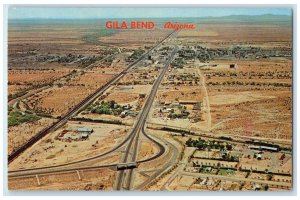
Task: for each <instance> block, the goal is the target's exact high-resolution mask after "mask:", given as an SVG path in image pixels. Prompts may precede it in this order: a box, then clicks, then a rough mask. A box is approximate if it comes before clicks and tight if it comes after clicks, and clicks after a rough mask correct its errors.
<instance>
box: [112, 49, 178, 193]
mask: <svg viewBox="0 0 300 200" xmlns="http://www.w3.org/2000/svg"><path fill="white" fill-rule="evenodd" d="M176 52H177V47H175V49H174V50H173V51H172V53H171V55H170V56H169V58H168V60H167V61H166V64H165V66H164V68H163V70H162V71H161V73H160V75H159V77H158V78H157V79H156V81H155V82H154V85H153V87H152V89H151V92H150V94H149V97H148V99H147V101H146V103H145V105H144V108H143V110H142V113H141V115H140V116H139V118H138V121H137V123H136V124H135V126H134V128H133V130H132V132H131V135H132V134H133V135H132V137H131V139H130V141H129V143H128V145H127V148H126V151H125V155H124V157H123V159H122V163H127V162H135V161H136V157H137V150H138V139H139V133H140V132H141V130H143V129H144V125H145V122H146V119H147V117H148V114H149V111H150V109H151V107H152V103H153V101H154V98H155V96H156V92H157V90H158V87H159V85H160V83H161V81H162V79H163V77H164V75H165V73H166V71H167V69H168V67H169V65H170V63H171V61H172V59H173V57H174V55H175V54H176ZM131 151H132V152H131ZM133 170H134V169H129V170H128V171H127V172H128V173H127V174H125V171H124V170H121V171H120V172H119V174H118V175H117V180H116V184H115V189H116V190H121V189H122V188H125V189H127V190H130V188H131V185H132V179H133ZM124 182H125V183H126V186H124Z"/></svg>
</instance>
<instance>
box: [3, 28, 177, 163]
mask: <svg viewBox="0 0 300 200" xmlns="http://www.w3.org/2000/svg"><path fill="white" fill-rule="evenodd" d="M174 32H175V31H173V32H172V33H170V34H169V35H167V36H166V37H165V38H164V39H163V40H162V41H160V42H159V43H158V44H156V45H155V46H154V47H152V48H151V49H150V50H149V51H148V52H146V53H145V54H143V55H142V56H141V57H140V58H139V59H137V60H136V61H134V62H133V63H131V64H130V65H129V66H127V67H126V68H125V69H124V70H123V71H122V72H121V73H120V74H118V75H116V76H115V77H114V78H112V79H111V80H110V81H108V82H107V83H106V84H104V85H103V86H102V87H100V88H98V89H97V90H96V91H95V92H94V93H93V94H91V95H89V96H87V97H86V98H85V99H84V100H82V101H81V102H80V103H79V104H78V105H76V106H75V107H74V108H73V109H72V110H70V111H69V112H68V113H67V114H66V115H65V116H62V117H61V119H60V120H59V121H57V122H55V123H53V124H52V125H51V126H49V127H47V128H45V129H43V130H42V131H41V132H40V133H38V134H37V135H35V136H34V137H32V138H31V139H30V140H28V141H27V142H26V143H25V144H24V145H23V146H21V147H20V148H19V149H17V150H16V151H14V152H13V153H12V154H11V155H9V156H8V162H9V163H10V162H12V161H13V160H14V159H15V158H16V157H18V156H19V155H20V154H21V153H23V152H24V151H25V150H26V149H28V148H29V147H31V146H32V145H33V144H35V143H36V142H37V141H39V140H40V139H41V138H43V137H44V136H45V135H47V134H48V133H50V132H52V131H55V130H56V129H58V128H60V127H61V126H63V125H64V124H65V123H66V122H67V121H68V120H69V119H70V118H72V117H73V116H75V115H77V114H78V113H79V112H80V111H81V110H83V109H84V108H85V107H86V106H87V105H89V104H90V103H92V102H93V101H94V100H96V99H97V98H98V97H99V96H100V95H102V94H103V93H104V92H105V91H106V90H107V89H108V88H110V87H111V86H112V85H113V84H115V83H116V82H118V81H119V80H120V79H121V78H122V77H123V76H125V74H126V73H127V71H128V70H129V69H131V68H132V67H133V66H135V65H136V64H137V63H139V62H140V61H141V60H143V59H144V58H146V57H147V56H148V55H149V54H150V53H151V52H152V51H153V50H154V49H155V48H157V47H158V46H159V45H160V44H161V43H163V42H164V41H165V40H166V39H167V38H169V37H170V36H171V35H172V34H173V33H174Z"/></svg>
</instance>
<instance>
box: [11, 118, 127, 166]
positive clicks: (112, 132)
mask: <svg viewBox="0 0 300 200" xmlns="http://www.w3.org/2000/svg"><path fill="white" fill-rule="evenodd" d="M80 127H89V128H93V129H94V132H93V133H91V135H90V137H89V138H88V139H87V140H83V141H72V142H68V141H61V140H58V139H56V137H57V135H58V134H59V133H61V132H62V131H63V130H76V129H77V128H80ZM125 135H126V133H125V131H124V127H121V126H117V125H110V124H93V123H79V122H68V123H67V124H66V125H65V126H64V127H62V128H60V129H58V130H57V131H55V132H53V133H51V134H49V135H47V136H46V137H45V138H43V139H42V140H41V141H39V142H38V143H36V144H35V145H34V146H32V147H31V148H29V149H28V150H27V151H26V152H24V153H23V154H22V155H21V156H20V157H18V158H17V159H16V160H14V161H13V162H12V163H11V164H10V165H9V169H10V170H13V169H20V168H35V167H42V166H49V165H50V166H52V165H56V164H61V163H67V162H72V161H77V160H81V159H84V158H88V157H92V156H95V155H98V154H100V153H103V152H105V151H108V150H109V149H111V148H112V147H113V146H115V145H116V144H117V143H120V142H121V141H122V140H123V139H124V137H125Z"/></svg>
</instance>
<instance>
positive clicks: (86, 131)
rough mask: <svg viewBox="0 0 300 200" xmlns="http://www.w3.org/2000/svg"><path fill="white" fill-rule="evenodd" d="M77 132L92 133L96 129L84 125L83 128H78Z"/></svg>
mask: <svg viewBox="0 0 300 200" xmlns="http://www.w3.org/2000/svg"><path fill="white" fill-rule="evenodd" d="M77 132H79V133H92V132H94V130H93V129H92V128H86V127H83V128H78V129H77Z"/></svg>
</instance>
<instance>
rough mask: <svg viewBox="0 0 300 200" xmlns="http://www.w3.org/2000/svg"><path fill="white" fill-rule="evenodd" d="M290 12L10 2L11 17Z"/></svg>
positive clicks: (285, 12) (282, 12) (280, 11)
mask: <svg viewBox="0 0 300 200" xmlns="http://www.w3.org/2000/svg"><path fill="white" fill-rule="evenodd" d="M265 14H273V15H291V14H292V10H291V9H290V8H278V7H277V8H270V7H269V8H263V7H258V8H254V7H251V8H245V7H244V8H238V7H235V8H232V7H231V8H229V7H227V8H226V7H225V8H203V7H202V8H200V7H198V8H195V7H194V8H191V7H174V8H170V7H156V8H155V7H147V8H145V7H131V8H130V7H119V8H118V7H106V8H103V7H102V8H96V7H94V8H91V7H63V6H60V7H45V6H44V7H30V6H23V7H22V6H9V8H8V18H9V19H31V18H42V19H45V18H46V19H91V18H99V19H101V18H168V17H170V18H171V17H174V18H175V17H221V16H229V15H265Z"/></svg>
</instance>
